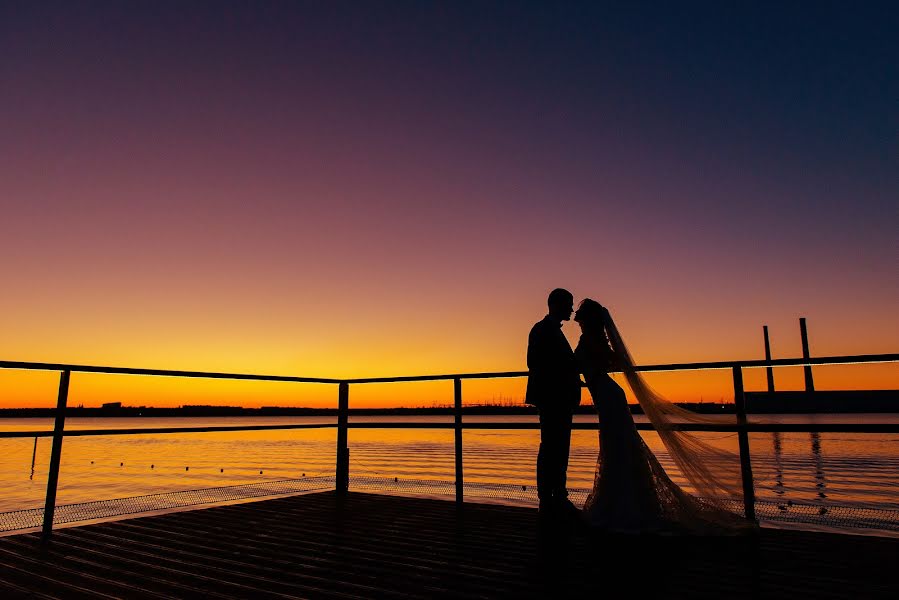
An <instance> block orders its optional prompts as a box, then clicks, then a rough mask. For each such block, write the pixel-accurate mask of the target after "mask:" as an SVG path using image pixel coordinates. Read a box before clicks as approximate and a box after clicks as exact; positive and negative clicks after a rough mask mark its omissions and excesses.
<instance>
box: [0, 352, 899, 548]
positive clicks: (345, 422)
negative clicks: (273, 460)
mask: <svg viewBox="0 0 899 600" xmlns="http://www.w3.org/2000/svg"><path fill="white" fill-rule="evenodd" d="M892 362H899V353H893V354H863V355H853V356H827V357H817V358H809V357H807V356H805V357H803V358H785V359H767V360H744V361H722V362H700V363H676V364H662V365H644V366H639V367H637V368H636V369H637V370H638V371H641V372H660V371H667V372H671V371H699V370H714V369H730V370H731V372H732V377H733V388H734V404H735V408H736V423H735V424H733V425H727V424H721V425H704V424H680V425H675V427H677V428H679V429H681V430H684V431H715V432H735V433H737V436H738V442H739V449H740V463H741V470H742V477H743V492H744V511H745V514H746V517H747V519H750V520H753V521H754V520H755V490H754V487H753V478H752V464H751V461H750V448H749V437H748V434H749V433H750V432H809V431H815V432H856V433H899V425H896V424H882V423H881V424H833V423H831V424H798V425H797V424H760V423H749V422H748V421H747V411H746V404H745V390H744V386H743V370H744V369H751V368H768V369H770V368H772V367H790V366H793V367H797V366H802V367H805V368H806V372H807V373H810V369H811V367H812V366H821V365H848V364H870V363H892ZM0 369H15V370H28V371H59V372H60V379H59V388H58V395H57V403H56V408H55V410H54V411H53V414H54V417H55V419H54V427H53V431H52V432H51V431H13V432H0V439H2V438H16V437H48V436H52V437H53V443H52V449H51V455H50V465H49V473H48V477H47V493H46V497H45V503H44V512H43V526H42V539H43V540H44V541H45V542H46V541H49V539H50V537H51V534H52V530H53V522H54V521H53V519H54V511H55V508H56V490H57V486H58V482H59V466H60V462H61V457H62V442H63V439H64V438H65V437H72V436H105V435H138V434H169V433H199V432H222V431H260V430H282V429H283V430H287V429H312V428H330V427H336V428H337V449H336V450H337V452H336V465H335V489H336V492H337V494H338V496H344V495H346V494H347V493H348V491H349V479H350V478H349V446H348V443H347V437H348V430H349V429H350V428H367V429H378V428H389V429H405V428H417V429H448V428H451V429H453V430H454V448H455V476H456V480H455V492H456V494H455V496H456V502H457V503H460V504H461V503H462V502H463V501H464V493H463V490H464V487H463V486H464V468H463V458H462V447H463V441H462V431H463V430H464V429H537V428H539V425H537V424H536V423H533V424H532V423H502V422H490V423H469V424H467V425H466V424H463V422H462V416H463V404H462V381H463V380H466V379H503V378H517V377H526V376H527V375H528V373H527V371H503V372H492V373H456V374H444V375H414V376H399V377H368V378H357V379H328V378H320V377H292V376H284V375H256V374H240V373H218V372H204V371H177V370H164V369H136V368H126V367H103V366H89V365H72V364H62V363H38V362H21V361H0ZM76 372H78V373H105V374H127V375H144V376H157V377H159V376H161V377H180V378H202V379H232V380H250V381H278V382H296V383H318V384H325V385H337V388H338V390H337V423H336V425H335V424H330V423H321V424H284V425H244V426H210V427H165V428H132V429H115V430H108V429H82V430H74V431H65V419H66V409H67V405H68V392H69V384H70V379H71V374H72V373H76ZM450 380H451V381H452V382H453V401H454V403H453V407H454V410H453V422H452V423H420V422H419V423H416V422H377V423H372V422H369V423H350V422H349V410H350V386H351V385H365V384H372V383H399V382H415V381H450ZM769 381H770V378H769ZM806 381H807V385H808V382H809V378H808V376H807V378H806ZM809 391H811V390H809ZM572 427H573V429H594V430H595V429H597V428H598V424H597V423H575V424H573V426H572ZM637 429H641V430H648V429H652V425H651V424H649V423H637Z"/></svg>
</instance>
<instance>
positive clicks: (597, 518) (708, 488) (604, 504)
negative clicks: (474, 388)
mask: <svg viewBox="0 0 899 600" xmlns="http://www.w3.org/2000/svg"><path fill="white" fill-rule="evenodd" d="M548 305H549V312H548V314H547V315H546V316H545V317H544V318H543V319H542V320H541V321H539V322H538V323H537V324H535V325H534V327H533V328H532V329H531V333H530V336H529V337H528V370H529V375H528V386H527V395H526V398H525V402H527V403H528V404H532V405H534V406H536V407H537V409H538V411H539V413H540V450H539V452H538V454H537V494H538V496H539V498H540V513H541V521H543V522H544V523H545V522H547V521H549V522H555V521H557V520H573V518H574V517H578V520H579V521H582V522H584V523H586V524H588V525H590V526H592V527H596V528H598V529H601V530H604V531H616V532H630V533H647V532H649V533H653V532H654V533H665V532H680V533H710V534H718V533H734V532H743V531H749V530H752V529H753V528H754V525H753V524H750V523H748V522H747V521H745V520H744V519H743V518H742V517H741V516H740V515H737V514H736V513H733V512H731V511H729V510H727V508H726V507H725V503H726V502H727V501H728V500H737V499H741V498H742V480H741V471H740V459H739V456H738V455H736V454H734V453H732V452H728V451H725V450H722V449H719V448H716V447H714V446H711V445H709V444H707V443H706V442H704V441H703V440H701V439H699V438H697V437H696V436H695V435H693V434H691V433H689V432H685V431H678V430H677V429H676V428H675V427H673V426H672V425H673V423H674V422H675V421H676V422H686V423H719V422H718V421H716V420H714V419H712V418H709V417H705V416H702V415H698V414H696V413H692V412H690V411H687V410H685V409H683V408H680V407H678V406H675V405H674V404H672V403H671V402H669V401H667V400H665V399H664V398H662V397H661V396H660V395H659V394H658V393H656V392H655V391H654V390H652V388H650V387H649V385H647V384H646V382H645V381H644V379H643V377H642V375H640V374H639V373H638V372H637V371H636V370H635V368H634V362H633V359H632V358H631V355H630V353H629V352H628V350H627V347H626V346H625V345H624V341H623V340H622V339H621V335H620V333H619V332H618V328H617V327H616V325H615V322H614V321H613V320H612V316H611V314H610V313H609V311H608V310H607V309H606V308H605V307H603V306H602V305H601V304H599V303H598V302H596V301H595V300H591V299H589V298H587V299H585V300H583V301H582V302H581V303H580V305H579V307H578V310H577V312H576V313H575V315H574V320H575V321H576V322H577V323H578V325H580V327H581V337H580V340H579V342H578V344H577V348H576V349H575V350H574V351H572V350H571V346H570V345H569V343H568V340H567V339H566V338H565V335H564V333H563V332H562V322H563V321H568V320H569V319H570V318H571V314H572V312H574V296H573V295H572V294H571V292H569V291H568V290H564V289H555V290H553V291H552V292H551V293H550V294H549V299H548ZM610 372H621V373H622V374H623V375H624V377H625V379H626V380H627V382H628V384H629V386H630V387H631V390H632V391H633V393H634V396H635V397H636V399H637V401H638V402H639V403H640V406H641V407H642V409H643V412H644V414H645V415H646V416H647V417H648V418H649V421H650V423H651V424H652V426H653V428H654V429H655V430H656V432H657V433H658V434H659V436H660V438H661V439H662V442H663V443H664V445H665V448H666V449H667V450H668V453H669V455H670V456H671V458H672V459H673V461H674V463H675V464H676V465H677V467H678V469H679V470H680V472H681V474H682V475H683V476H684V477H686V478H687V480H688V481H689V482H690V483H691V484H692V485H693V488H694V489H695V493H696V495H692V494H689V493H687V492H685V491H684V490H682V489H681V488H680V487H679V486H678V485H677V484H675V483H674V482H673V481H671V479H670V477H669V476H668V474H667V473H666V472H665V470H664V469H663V468H662V466H661V464H659V461H658V459H657V458H656V457H655V455H654V454H653V452H652V451H651V450H650V449H649V448H648V447H647V445H646V444H645V443H644V442H643V438H642V437H640V434H639V432H638V431H637V428H636V425H635V424H634V420H633V417H632V416H631V412H630V408H629V407H628V404H627V400H626V398H625V393H624V390H623V389H622V388H621V387H620V386H619V385H618V384H617V383H616V382H615V380H614V379H612V378H611V377H610V376H609V373H610ZM581 374H583V376H584V381H585V382H586V384H587V389H588V390H589V392H590V396H591V397H592V399H593V405H594V406H595V408H596V412H597V415H598V417H599V456H598V458H597V463H596V475H595V478H594V482H593V489H592V490H591V491H590V494H589V495H588V497H587V501H586V503H585V504H584V507H583V510H581V509H578V508H577V507H576V506H574V505H573V504H572V503H571V501H570V500H569V499H568V490H567V481H566V480H567V477H566V473H567V470H568V454H569V448H570V444H571V421H572V416H573V413H574V410H575V408H576V407H577V406H578V404H580V397H581V378H580V375H581ZM719 424H720V423H719Z"/></svg>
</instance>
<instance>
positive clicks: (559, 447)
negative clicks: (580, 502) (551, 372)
mask: <svg viewBox="0 0 899 600" xmlns="http://www.w3.org/2000/svg"><path fill="white" fill-rule="evenodd" d="M571 414H572V411H571V409H570V408H567V407H563V408H557V407H543V408H541V409H540V450H539V451H538V453H537V496H538V497H539V498H540V500H550V499H553V498H554V499H557V500H560V499H563V498H567V497H568V488H567V472H568V450H569V448H570V446H571Z"/></svg>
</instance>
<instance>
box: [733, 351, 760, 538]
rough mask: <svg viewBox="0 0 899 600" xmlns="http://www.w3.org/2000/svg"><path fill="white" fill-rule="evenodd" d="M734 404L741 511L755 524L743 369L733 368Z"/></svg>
mask: <svg viewBox="0 0 899 600" xmlns="http://www.w3.org/2000/svg"><path fill="white" fill-rule="evenodd" d="M734 404H735V405H736V409H737V425H738V427H739V431H738V432H737V439H738V440H739V442H740V474H741V476H742V478H743V509H744V510H745V512H746V518H747V519H748V520H750V521H753V522H755V520H756V519H755V487H754V484H753V482H752V462H751V461H750V458H749V434H748V433H747V431H746V396H745V394H744V392H743V368H742V367H734Z"/></svg>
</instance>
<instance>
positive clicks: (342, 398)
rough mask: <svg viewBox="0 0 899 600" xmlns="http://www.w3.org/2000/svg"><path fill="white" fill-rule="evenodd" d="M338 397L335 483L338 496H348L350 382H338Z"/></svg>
mask: <svg viewBox="0 0 899 600" xmlns="http://www.w3.org/2000/svg"><path fill="white" fill-rule="evenodd" d="M338 385H339V387H338V399H337V471H336V473H335V478H334V483H335V486H336V490H337V496H338V497H341V498H342V497H344V496H346V494H347V492H348V491H349V489H350V449H349V447H348V446H347V429H348V423H349V414H350V384H348V383H346V382H343V383H340V384H338Z"/></svg>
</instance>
